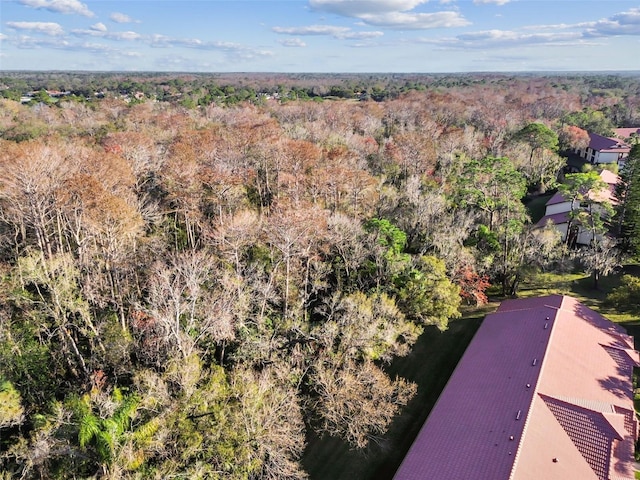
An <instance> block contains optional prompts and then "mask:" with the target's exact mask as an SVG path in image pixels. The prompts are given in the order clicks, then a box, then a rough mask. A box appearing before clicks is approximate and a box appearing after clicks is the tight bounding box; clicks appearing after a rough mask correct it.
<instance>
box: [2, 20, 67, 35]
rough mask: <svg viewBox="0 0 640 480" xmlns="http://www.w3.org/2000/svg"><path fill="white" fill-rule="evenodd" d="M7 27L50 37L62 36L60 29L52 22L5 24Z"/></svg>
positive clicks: (62, 31) (62, 32)
mask: <svg viewBox="0 0 640 480" xmlns="http://www.w3.org/2000/svg"><path fill="white" fill-rule="evenodd" d="M7 26H9V27H10V28H15V29H16V30H27V31H30V32H36V33H42V34H44V35H49V36H52V37H53V36H57V35H64V30H63V29H62V27H61V26H60V25H59V24H57V23H54V22H7Z"/></svg>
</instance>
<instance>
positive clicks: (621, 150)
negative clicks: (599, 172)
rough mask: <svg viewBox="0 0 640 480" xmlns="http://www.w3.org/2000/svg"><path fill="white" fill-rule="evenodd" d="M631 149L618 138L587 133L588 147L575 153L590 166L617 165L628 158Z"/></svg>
mask: <svg viewBox="0 0 640 480" xmlns="http://www.w3.org/2000/svg"><path fill="white" fill-rule="evenodd" d="M630 151H631V147H630V146H629V145H628V144H627V143H625V141H624V140H623V139H621V138H618V137H604V136H602V135H598V134H597V133H591V132H589V145H588V146H587V147H585V148H583V149H579V150H577V152H576V153H578V155H580V157H582V158H584V159H585V160H587V161H588V162H590V163H592V164H599V163H619V162H622V161H624V159H625V158H626V157H627V156H629V152H630Z"/></svg>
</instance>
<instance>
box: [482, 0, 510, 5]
mask: <svg viewBox="0 0 640 480" xmlns="http://www.w3.org/2000/svg"><path fill="white" fill-rule="evenodd" d="M510 1H511V0H473V3H475V4H476V5H505V4H507V3H509V2H510Z"/></svg>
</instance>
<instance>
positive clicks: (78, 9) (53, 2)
mask: <svg viewBox="0 0 640 480" xmlns="http://www.w3.org/2000/svg"><path fill="white" fill-rule="evenodd" d="M20 3H21V4H22V5H26V6H27V7H31V8H36V9H45V10H49V11H50V12H54V13H65V14H77V15H82V16H85V17H95V14H94V13H93V12H92V11H91V10H89V7H87V6H86V5H85V4H84V3H81V2H79V1H78V0H20Z"/></svg>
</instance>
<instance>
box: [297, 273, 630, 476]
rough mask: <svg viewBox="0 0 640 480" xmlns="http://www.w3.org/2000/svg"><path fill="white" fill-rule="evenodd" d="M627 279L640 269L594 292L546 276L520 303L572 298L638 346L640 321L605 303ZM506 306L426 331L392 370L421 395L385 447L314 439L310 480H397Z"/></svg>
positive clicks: (580, 279) (586, 280)
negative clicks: (473, 344)
mask: <svg viewBox="0 0 640 480" xmlns="http://www.w3.org/2000/svg"><path fill="white" fill-rule="evenodd" d="M623 273H628V274H632V275H637V276H640V266H639V265H627V266H625V268H624V269H622V271H621V272H619V273H617V274H615V275H610V276H607V277H604V278H602V279H601V280H600V284H599V288H598V289H594V288H593V280H592V278H591V277H589V276H587V275H585V274H584V273H570V274H554V273H541V274H538V275H535V276H532V277H531V278H530V279H528V280H527V281H525V282H523V283H522V285H521V289H520V290H519V292H518V297H520V298H522V297H537V296H544V295H551V294H561V295H571V296H573V297H575V298H577V299H578V300H579V301H580V302H582V303H583V304H585V305H587V306H588V307H589V308H592V309H593V310H596V311H598V312H600V313H601V314H603V315H604V316H606V317H607V318H609V319H610V320H612V321H614V322H618V323H621V324H623V325H624V327H625V328H626V329H627V331H628V332H629V334H631V335H633V336H634V337H635V338H636V339H637V341H638V340H640V315H638V314H634V313H629V312H620V311H618V310H617V309H616V308H615V306H609V305H607V304H606V303H605V298H606V296H607V294H608V293H609V292H610V291H611V290H612V289H613V288H615V287H617V286H619V285H620V277H621V276H622V274H623ZM502 300H503V298H500V297H492V298H491V302H490V303H489V304H488V305H485V306H483V307H482V308H472V307H465V308H463V317H462V318H461V319H458V320H454V321H452V322H450V324H449V329H448V330H447V331H446V332H439V331H438V330H437V329H436V328H428V329H426V330H425V332H424V333H423V334H422V335H421V336H420V338H419V339H418V341H417V343H416V345H415V346H414V348H413V351H412V352H411V354H410V355H408V356H407V357H404V358H397V359H395V360H394V361H393V363H392V364H391V365H389V366H388V367H387V368H386V371H387V372H388V373H389V374H390V375H391V376H392V377H395V376H396V375H398V376H400V377H403V378H405V379H407V380H410V381H413V382H415V383H416V384H417V385H418V393H417V395H416V397H415V398H414V399H413V400H412V401H411V402H410V403H409V404H408V405H407V406H406V407H405V408H404V409H403V410H402V412H401V414H400V415H399V416H398V417H397V418H396V419H395V420H394V422H393V424H392V425H391V428H390V429H389V432H388V433H387V434H386V435H385V436H384V437H383V438H382V440H381V441H380V443H379V444H375V445H372V446H371V447H370V448H369V449H368V450H367V451H365V452H359V451H356V450H353V449H350V448H349V446H348V445H347V444H345V443H344V442H342V441H341V440H340V439H337V438H333V437H329V436H325V437H322V438H319V437H317V436H315V435H310V436H309V438H308V439H307V440H308V446H307V448H306V450H305V454H304V456H303V458H302V463H303V465H304V467H305V470H306V471H307V472H308V473H309V476H310V479H311V480H390V479H392V478H393V475H394V474H395V472H396V470H397V468H398V467H399V466H400V463H401V462H402V460H403V458H404V456H405V455H406V453H407V451H408V449H409V448H410V447H411V444H412V443H413V440H414V439H415V437H416V435H417V434H418V432H419V431H420V428H421V427H422V425H423V423H424V421H425V420H426V418H427V416H428V414H429V412H430V411H431V409H432V408H433V406H434V404H435V402H436V401H437V399H438V396H439V395H440V393H441V392H442V390H443V388H444V387H445V385H446V383H447V381H448V380H449V377H450V376H451V373H452V372H453V370H454V369H455V366H456V365H457V364H458V361H459V360H460V358H461V357H462V354H463V353H464V351H465V349H466V348H467V345H468V344H469V342H470V341H471V339H472V338H473V335H474V334H475V332H476V330H477V329H478V327H479V326H480V324H481V322H482V319H483V318H484V316H485V315H486V314H488V313H491V312H492V311H494V310H495V309H496V308H497V307H498V306H499V304H500V302H501V301H502ZM636 348H638V345H636Z"/></svg>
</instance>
